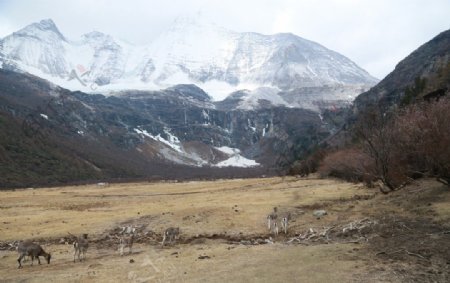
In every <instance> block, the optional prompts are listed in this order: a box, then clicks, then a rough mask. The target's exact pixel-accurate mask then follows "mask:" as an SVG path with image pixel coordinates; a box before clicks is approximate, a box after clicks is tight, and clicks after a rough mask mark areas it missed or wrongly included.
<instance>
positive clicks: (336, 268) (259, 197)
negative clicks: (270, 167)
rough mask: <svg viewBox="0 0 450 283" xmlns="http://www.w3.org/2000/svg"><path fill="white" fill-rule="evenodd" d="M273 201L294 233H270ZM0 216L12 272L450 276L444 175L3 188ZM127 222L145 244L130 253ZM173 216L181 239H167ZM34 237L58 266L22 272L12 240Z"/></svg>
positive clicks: (139, 277) (216, 278)
mask: <svg viewBox="0 0 450 283" xmlns="http://www.w3.org/2000/svg"><path fill="white" fill-rule="evenodd" d="M273 207H278V210H279V215H282V214H286V213H290V214H291V216H292V219H291V221H290V226H289V231H288V234H287V235H285V234H284V233H280V234H279V235H278V236H274V235H271V234H270V233H269V231H268V229H267V223H266V216H267V214H269V213H270V212H271V211H272V209H273ZM318 209H324V210H326V211H327V213H328V214H327V215H325V216H323V217H321V218H320V219H317V218H316V217H314V216H313V215H312V214H313V212H314V211H315V210H318ZM0 221H1V222H2V223H1V225H0V249H1V250H0V281H1V282H17V281H20V282H49V281H53V282H448V281H449V280H450V225H449V224H448V223H450V190H449V189H448V188H447V187H445V186H442V185H441V184H439V183H437V182H435V181H433V180H422V181H418V182H416V183H414V184H412V185H410V186H408V187H406V188H405V189H403V190H401V191H398V192H394V193H391V194H389V195H382V194H380V193H378V191H377V190H376V189H367V188H365V187H363V186H362V185H359V184H350V183H345V182H341V181H337V180H329V179H327V180H324V179H315V178H308V179H298V178H294V177H286V178H261V179H235V180H217V181H208V182H199V181H196V182H183V183H173V182H172V183H169V182H160V183H130V184H109V185H108V184H106V185H88V186H72V187H58V188H47V189H23V190H15V191H2V192H0ZM126 225H134V226H136V227H139V233H138V237H137V244H136V245H135V247H134V248H133V253H132V254H126V255H124V256H120V255H119V253H118V251H117V244H118V241H117V238H116V236H117V235H118V233H119V230H120V227H122V226H126ZM170 226H173V227H180V229H181V238H180V240H179V241H177V242H176V243H174V244H171V245H168V246H165V247H161V244H160V242H161V240H162V233H163V231H164V229H165V228H167V227H170ZM69 233H71V234H82V233H88V234H89V239H90V240H91V244H90V247H89V251H88V254H87V260H86V261H84V262H76V263H73V247H72V246H71V241H72V239H71V236H70V234H69ZM25 239H33V240H35V241H37V242H39V243H40V244H42V245H43V247H44V249H45V250H46V251H48V252H51V253H52V262H51V264H50V265H47V264H46V263H45V264H44V263H43V264H42V265H41V266H38V265H37V264H35V265H34V266H30V262H26V263H25V264H24V268H23V269H20V270H18V269H17V253H16V251H15V250H14V248H13V247H10V245H12V246H14V244H15V242H16V241H18V240H25ZM43 262H44V260H43Z"/></svg>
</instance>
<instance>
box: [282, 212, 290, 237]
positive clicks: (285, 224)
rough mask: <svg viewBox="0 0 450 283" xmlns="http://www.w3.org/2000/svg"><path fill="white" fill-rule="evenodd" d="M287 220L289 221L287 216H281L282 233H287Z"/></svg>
mask: <svg viewBox="0 0 450 283" xmlns="http://www.w3.org/2000/svg"><path fill="white" fill-rule="evenodd" d="M288 222H289V216H285V217H283V218H281V228H282V229H283V231H284V234H287V229H288Z"/></svg>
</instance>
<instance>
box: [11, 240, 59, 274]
mask: <svg viewBox="0 0 450 283" xmlns="http://www.w3.org/2000/svg"><path fill="white" fill-rule="evenodd" d="M17 252H18V253H19V258H18V259H17V261H18V262H19V267H18V268H22V263H21V261H22V259H23V258H24V257H25V256H30V257H31V265H33V261H34V259H35V258H37V260H38V263H39V264H41V260H40V259H39V257H40V256H43V257H45V259H46V260H47V263H48V264H50V258H51V257H52V256H51V255H50V254H49V253H46V252H45V251H44V249H43V248H42V247H41V246H39V245H38V244H35V243H33V242H30V241H25V242H21V243H19V246H18V247H17Z"/></svg>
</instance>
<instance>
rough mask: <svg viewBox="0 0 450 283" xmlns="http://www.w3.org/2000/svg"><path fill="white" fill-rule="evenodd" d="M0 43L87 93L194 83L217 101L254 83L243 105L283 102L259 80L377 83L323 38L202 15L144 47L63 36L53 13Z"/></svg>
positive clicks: (0, 49) (277, 85)
mask: <svg viewBox="0 0 450 283" xmlns="http://www.w3.org/2000/svg"><path fill="white" fill-rule="evenodd" d="M0 43H1V44H0V54H2V57H3V59H2V60H5V61H8V62H12V63H13V64H15V65H17V66H18V68H19V69H22V70H24V71H27V72H29V73H32V74H34V75H37V76H40V77H43V78H45V79H48V80H50V81H52V82H54V83H56V84H58V85H61V86H63V87H66V88H69V89H71V90H82V91H88V92H89V91H95V92H103V93H109V92H111V91H121V90H126V89H138V90H149V89H161V88H167V87H171V86H174V85H179V84H186V85H188V84H195V85H197V86H199V87H200V88H202V89H204V90H205V91H206V92H207V93H208V94H209V95H210V96H211V97H212V98H213V99H214V100H216V101H217V100H223V99H224V98H225V97H226V96H227V95H228V94H230V93H232V92H233V91H237V90H242V89H249V91H250V92H251V95H250V96H247V98H248V99H247V101H246V102H245V103H244V104H245V107H250V106H254V105H256V104H259V102H258V101H262V100H264V101H271V102H273V103H275V104H276V105H278V104H280V103H281V104H285V103H284V102H283V101H282V100H281V99H280V98H279V97H277V96H276V95H275V96H272V91H269V92H267V91H261V89H260V88H261V87H263V88H266V90H267V87H268V88H270V89H281V90H283V91H289V90H292V89H297V88H303V87H322V86H336V85H339V86H342V85H343V86H347V85H350V86H353V85H358V86H360V85H368V86H371V85H373V84H375V83H376V82H377V80H376V79H375V78H373V77H371V76H370V75H369V74H368V73H367V72H366V71H364V70H363V69H361V68H360V67H358V66H357V65H356V64H355V63H353V62H352V61H351V60H350V59H348V58H346V57H344V56H342V55H340V54H338V53H336V52H334V51H331V50H329V49H327V48H325V47H324V46H322V45H320V44H318V43H315V42H312V41H309V40H307V39H303V38H301V37H298V36H296V35H294V34H290V33H281V34H275V35H263V34H258V33H253V32H244V33H239V32H234V31H230V30H227V29H226V28H222V27H219V26H217V25H216V24H213V23H211V22H210V21H209V20H207V19H206V18H205V17H203V16H201V15H195V16H189V17H185V16H184V17H179V18H177V19H176V20H175V21H174V22H173V24H172V25H171V26H170V27H168V28H167V29H166V30H165V31H164V32H162V33H161V34H160V35H159V36H157V37H156V38H154V39H153V41H152V42H151V43H150V44H147V45H142V46H137V45H132V44H129V43H125V42H123V41H121V40H117V39H115V38H114V37H113V36H111V35H107V34H104V33H102V32H99V31H93V32H90V33H87V34H85V35H83V36H82V37H81V38H79V39H75V40H69V39H67V40H66V38H65V37H64V36H63V35H62V34H61V33H60V32H59V30H58V28H57V27H56V25H55V24H54V22H53V21H52V20H43V21H41V22H39V23H34V24H31V25H29V26H27V27H25V28H24V29H22V30H20V31H18V32H16V33H13V34H11V35H9V36H7V37H5V38H4V39H3V40H1V41H0ZM254 90H255V91H254ZM269 96H271V97H270V98H271V99H266V98H269Z"/></svg>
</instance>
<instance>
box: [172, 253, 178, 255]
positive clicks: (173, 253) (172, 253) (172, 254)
mask: <svg viewBox="0 0 450 283" xmlns="http://www.w3.org/2000/svg"><path fill="white" fill-rule="evenodd" d="M177 254H178V252H174V253H171V254H170V255H177Z"/></svg>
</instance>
